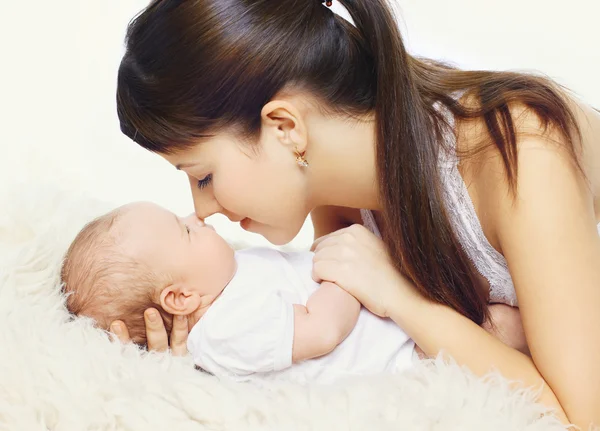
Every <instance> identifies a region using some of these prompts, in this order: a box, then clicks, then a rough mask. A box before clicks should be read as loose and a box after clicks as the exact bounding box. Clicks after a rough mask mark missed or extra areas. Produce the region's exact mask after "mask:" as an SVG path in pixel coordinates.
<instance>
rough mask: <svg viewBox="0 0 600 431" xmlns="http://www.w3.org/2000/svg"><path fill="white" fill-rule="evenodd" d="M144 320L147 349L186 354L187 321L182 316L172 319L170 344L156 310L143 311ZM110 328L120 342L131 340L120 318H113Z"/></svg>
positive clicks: (179, 354) (176, 354) (175, 354)
mask: <svg viewBox="0 0 600 431" xmlns="http://www.w3.org/2000/svg"><path fill="white" fill-rule="evenodd" d="M144 320H145V322H146V338H147V339H148V350H154V351H157V352H164V351H166V350H167V349H169V347H170V349H171V353H172V354H173V355H174V356H185V355H187V353H188V351H187V338H188V323H187V319H186V318H185V317H182V316H176V317H175V318H174V319H173V328H172V329H171V345H170V346H169V337H168V336H167V330H166V329H165V325H164V323H163V321H162V319H161V317H160V314H159V312H158V311H156V310H155V309H154V308H149V309H147V310H146V312H145V313H144ZM110 330H111V332H112V333H113V334H115V336H116V337H117V338H118V339H119V340H120V341H121V342H122V343H129V342H131V337H130V336H129V331H128V330H127V326H125V323H123V322H122V321H120V320H115V321H114V322H112V323H111V325H110Z"/></svg>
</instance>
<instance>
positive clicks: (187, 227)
mask: <svg viewBox="0 0 600 431" xmlns="http://www.w3.org/2000/svg"><path fill="white" fill-rule="evenodd" d="M185 230H187V233H188V235H189V234H190V227H189V226H188V225H187V224H186V225H185Z"/></svg>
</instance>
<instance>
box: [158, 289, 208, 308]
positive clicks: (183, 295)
mask: <svg viewBox="0 0 600 431" xmlns="http://www.w3.org/2000/svg"><path fill="white" fill-rule="evenodd" d="M201 303H202V297H201V296H200V294H199V293H198V292H195V291H194V290H192V289H186V288H185V286H184V285H182V284H171V285H169V286H167V287H165V288H164V289H163V290H162V292H161V293H160V305H161V307H162V308H163V309H164V310H165V311H166V312H167V313H170V314H173V315H180V316H187V315H188V314H192V313H193V312H194V311H196V310H197V309H198V308H199V307H200V305H201Z"/></svg>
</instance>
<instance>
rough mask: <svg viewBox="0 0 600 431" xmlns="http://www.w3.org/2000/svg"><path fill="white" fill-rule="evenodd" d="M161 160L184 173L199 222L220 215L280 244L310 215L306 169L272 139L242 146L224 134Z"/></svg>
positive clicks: (271, 136)
mask: <svg viewBox="0 0 600 431" xmlns="http://www.w3.org/2000/svg"><path fill="white" fill-rule="evenodd" d="M162 156H163V157H164V158H165V159H166V160H167V161H169V163H171V164H172V165H173V166H175V167H176V168H178V169H180V170H181V171H183V172H185V173H186V174H187V176H188V178H189V182H190V187H191V190H192V196H193V199H194V208H195V211H196V214H197V216H198V217H199V218H201V219H204V218H206V217H208V216H210V215H212V214H215V213H221V214H223V215H225V216H227V217H228V218H229V219H230V220H231V221H233V222H240V225H241V227H242V228H243V229H245V230H247V231H249V232H254V233H257V234H260V235H263V236H264V237H265V238H266V239H267V240H269V241H270V242H271V243H273V244H276V245H281V244H285V243H287V242H289V241H291V240H292V239H293V238H294V237H295V236H296V235H297V234H298V232H299V231H300V228H301V227H302V225H303V223H304V220H305V219H306V217H307V216H308V214H309V212H310V210H311V207H310V204H309V193H308V175H307V171H306V169H307V168H303V167H300V166H298V164H297V163H296V160H295V154H294V148H291V146H289V145H285V144H282V141H281V140H280V139H278V137H277V136H276V134H273V133H268V132H267V133H263V134H262V135H261V137H260V140H259V142H258V143H257V144H246V143H243V142H242V141H241V140H239V139H238V138H235V137H234V136H233V135H232V134H226V133H224V134H219V135H216V136H214V137H211V138H206V139H202V140H201V142H199V143H198V144H197V145H196V146H195V147H193V148H191V149H189V150H185V151H181V152H178V153H176V154H174V155H162Z"/></svg>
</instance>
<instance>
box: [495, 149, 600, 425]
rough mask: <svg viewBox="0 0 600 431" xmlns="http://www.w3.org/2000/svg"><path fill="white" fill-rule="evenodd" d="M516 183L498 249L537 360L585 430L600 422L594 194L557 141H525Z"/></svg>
mask: <svg viewBox="0 0 600 431" xmlns="http://www.w3.org/2000/svg"><path fill="white" fill-rule="evenodd" d="M554 141H555V142H560V140H559V138H558V137H554ZM518 180H519V183H518V196H517V199H516V201H515V202H513V201H512V200H510V198H508V197H507V194H506V190H502V187H499V188H498V192H499V193H498V198H499V199H498V202H500V206H499V208H498V211H497V216H496V219H497V223H496V225H497V229H496V231H497V233H498V238H499V241H500V246H501V248H502V252H503V254H504V255H505V257H506V259H507V261H508V264H509V267H510V271H511V275H512V277H513V280H514V284H515V287H516V290H517V296H518V299H519V307H520V310H521V315H522V319H523V325H524V329H525V333H526V335H527V339H528V342H529V347H530V350H531V354H532V357H533V360H534V362H535V365H536V367H537V369H538V370H539V371H540V372H541V374H542V375H543V377H544V379H545V381H546V382H547V383H548V385H549V386H550V387H551V388H552V390H553V392H554V393H555V394H556V396H557V398H558V400H559V401H560V404H561V406H562V407H563V409H564V411H565V413H566V415H567V417H568V418H569V420H570V421H571V422H572V423H574V424H576V425H578V426H580V427H581V428H582V429H587V428H588V426H589V424H590V422H593V423H595V424H596V425H600V238H599V237H598V232H597V227H596V223H597V222H596V219H595V215H594V208H593V197H592V194H591V191H590V188H589V185H588V184H586V182H585V180H584V179H583V177H582V175H581V174H580V172H579V171H578V170H577V168H576V167H575V166H574V164H573V163H572V161H571V160H570V158H569V156H568V155H567V154H566V152H565V151H564V150H563V149H561V148H560V147H559V146H558V143H552V142H548V141H545V140H542V139H540V138H529V139H526V140H524V141H523V142H521V143H520V150H519V179H518ZM502 195H504V196H505V197H504V199H502V198H500V196H502Z"/></svg>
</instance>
